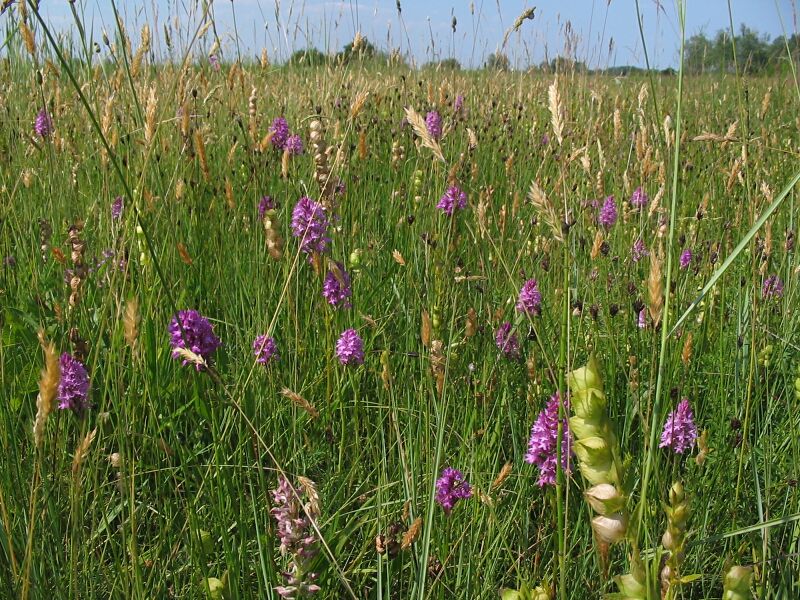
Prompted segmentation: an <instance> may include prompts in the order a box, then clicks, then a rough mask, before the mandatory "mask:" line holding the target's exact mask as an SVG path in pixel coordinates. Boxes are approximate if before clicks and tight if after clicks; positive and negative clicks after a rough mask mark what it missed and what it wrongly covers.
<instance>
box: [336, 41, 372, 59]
mask: <svg viewBox="0 0 800 600" xmlns="http://www.w3.org/2000/svg"><path fill="white" fill-rule="evenodd" d="M379 55H380V53H379V52H378V49H377V48H376V47H375V45H374V44H373V43H372V42H370V41H369V40H368V39H367V38H361V39H360V40H359V43H358V48H354V47H353V42H350V43H349V44H347V45H346V46H345V47H344V48H342V51H341V52H339V54H338V55H337V56H336V58H337V59H338V60H339V62H342V63H348V62H350V61H351V60H372V59H374V58H376V57H378V56H379Z"/></svg>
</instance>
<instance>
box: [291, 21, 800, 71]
mask: <svg viewBox="0 0 800 600" xmlns="http://www.w3.org/2000/svg"><path fill="white" fill-rule="evenodd" d="M787 48H788V51H787ZM734 49H735V55H734ZM734 56H735V59H734ZM790 56H791V59H792V60H793V61H794V63H795V64H797V63H798V62H799V61H800V36H799V35H798V34H792V35H790V36H789V37H788V38H787V37H784V36H778V37H776V38H775V39H773V40H770V36H769V35H768V34H761V33H759V32H758V31H756V30H755V29H752V28H750V27H748V26H747V25H745V24H742V25H741V26H740V28H739V32H738V33H737V34H736V35H734V36H731V34H730V31H729V30H725V29H721V30H719V31H717V33H716V34H715V35H714V36H713V37H708V36H707V35H706V33H705V32H704V31H703V30H700V31H699V32H698V33H696V34H694V35H693V36H691V37H690V38H689V39H687V40H686V43H685V45H684V71H685V72H687V73H692V74H703V73H733V72H735V71H736V68H737V65H738V69H739V71H740V72H742V73H749V74H774V73H777V72H781V71H784V70H788V69H789V68H790V65H789V57H790ZM352 61H359V62H371V61H374V62H383V63H393V64H398V65H405V64H407V63H406V61H405V60H404V58H403V57H402V56H401V55H400V54H399V53H396V52H395V53H391V54H390V53H387V52H386V51H383V50H381V49H379V48H378V47H376V46H375V45H374V44H373V43H372V42H370V41H369V40H368V39H366V38H361V39H360V40H359V42H358V44H357V47H355V48H354V44H353V43H352V42H351V43H349V44H347V45H346V46H344V48H342V50H341V51H340V52H337V53H336V54H326V53H324V52H322V51H321V50H319V49H317V48H314V47H310V48H305V49H302V50H297V51H296V52H294V53H293V54H292V55H291V57H290V58H289V61H288V64H289V65H291V66H310V67H314V66H321V65H326V64H346V63H349V62H352ZM422 68H434V69H438V70H453V71H458V70H462V69H463V68H464V67H463V66H462V65H461V63H460V62H459V61H458V60H457V59H456V58H452V57H451V58H444V59H441V60H433V61H430V62H427V63H425V64H424V65H423V66H422ZM481 68H484V69H486V70H490V71H510V70H512V64H511V60H510V59H509V57H508V55H507V54H505V53H503V52H501V51H497V52H493V53H491V54H489V56H488V57H487V59H486V61H485V62H484V63H483V65H482V67H481ZM525 70H527V71H541V72H546V73H553V72H562V71H565V70H570V71H571V70H575V71H578V72H587V73H606V74H610V75H627V74H634V73H643V72H646V71H647V69H644V68H641V67H637V66H632V65H623V66H614V67H606V68H600V69H590V68H589V67H588V66H587V65H586V63H585V62H583V61H580V60H576V59H574V58H568V57H563V56H556V57H555V58H552V59H549V60H544V61H542V62H540V63H538V64H536V65H531V66H529V67H527V68H526V69H525ZM658 71H659V72H660V73H662V74H672V73H674V72H675V69H673V68H671V67H668V68H666V69H659V70H658Z"/></svg>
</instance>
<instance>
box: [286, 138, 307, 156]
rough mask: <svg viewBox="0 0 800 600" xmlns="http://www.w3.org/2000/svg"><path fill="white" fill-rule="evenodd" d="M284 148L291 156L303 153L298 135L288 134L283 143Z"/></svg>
mask: <svg viewBox="0 0 800 600" xmlns="http://www.w3.org/2000/svg"><path fill="white" fill-rule="evenodd" d="M283 148H284V150H288V151H289V154H291V155H292V156H297V155H298V154H302V153H303V140H302V138H301V137H300V136H299V135H290V136H289V137H288V138H286V143H285V144H284V145H283Z"/></svg>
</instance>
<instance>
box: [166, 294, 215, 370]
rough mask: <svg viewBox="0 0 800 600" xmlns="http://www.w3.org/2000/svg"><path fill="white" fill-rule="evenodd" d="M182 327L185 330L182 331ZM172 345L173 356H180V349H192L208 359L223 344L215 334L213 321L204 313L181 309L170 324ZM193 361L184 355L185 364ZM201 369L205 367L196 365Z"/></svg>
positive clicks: (204, 358)
mask: <svg viewBox="0 0 800 600" xmlns="http://www.w3.org/2000/svg"><path fill="white" fill-rule="evenodd" d="M181 328H182V329H183V331H181ZM169 335H170V346H172V358H180V357H181V353H180V352H179V351H178V350H179V349H184V350H191V351H192V352H194V353H195V354H197V355H198V356H200V357H202V358H203V360H205V361H208V360H209V359H210V358H211V356H212V355H213V354H214V352H216V351H217V348H219V347H220V346H221V345H222V342H220V340H219V338H218V337H217V336H216V335H214V331H213V328H212V326H211V323H210V322H209V321H208V319H206V318H205V317H204V316H203V315H201V314H200V313H199V312H197V311H196V310H194V309H190V310H179V311H178V314H177V315H176V316H174V317H172V321H170V324H169ZM190 362H191V361H189V360H188V359H186V358H185V357H184V360H183V364H184V365H187V364H189V363H190ZM195 366H196V367H197V370H198V371H200V370H201V369H202V368H203V367H202V365H200V364H197V365H195Z"/></svg>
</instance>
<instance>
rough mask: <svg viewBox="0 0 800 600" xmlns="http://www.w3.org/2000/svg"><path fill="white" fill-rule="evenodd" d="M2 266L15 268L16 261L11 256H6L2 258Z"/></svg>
mask: <svg viewBox="0 0 800 600" xmlns="http://www.w3.org/2000/svg"><path fill="white" fill-rule="evenodd" d="M3 266H4V267H9V268H12V267H16V266H17V259H16V258H15V257H14V256H13V255H11V254H8V255H6V256H4V257H3Z"/></svg>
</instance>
